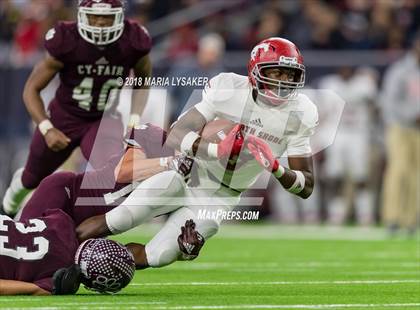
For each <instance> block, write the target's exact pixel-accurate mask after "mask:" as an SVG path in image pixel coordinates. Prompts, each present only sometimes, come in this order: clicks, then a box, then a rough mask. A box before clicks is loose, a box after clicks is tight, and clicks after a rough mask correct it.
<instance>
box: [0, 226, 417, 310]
mask: <svg viewBox="0 0 420 310" xmlns="http://www.w3.org/2000/svg"><path fill="white" fill-rule="evenodd" d="M155 230H156V227H154V226H153V227H146V228H145V229H143V231H142V230H137V231H131V232H129V233H127V234H125V235H123V236H122V237H119V238H117V239H118V240H120V241H123V242H128V241H135V240H137V241H139V242H142V241H143V242H144V241H146V240H147V239H148V236H150V234H152V233H153V231H155ZM144 231H146V233H145V232H144ZM0 307H2V308H10V309H16V308H26V307H29V308H32V309H41V308H42V309H63V308H77V309H93V308H100V309H117V308H120V309H390V310H391V309H395V310H397V309H420V244H419V239H418V238H417V239H416V240H415V239H411V240H407V239H404V238H398V239H391V240H390V239H388V238H387V237H386V235H385V234H384V232H383V231H382V230H380V229H360V228H316V227H281V226H265V225H264V226H263V225H234V226H229V225H227V226H225V227H222V230H221V232H220V234H219V235H218V236H217V237H215V238H214V239H211V240H210V241H208V242H207V244H206V246H205V248H204V249H203V251H202V253H201V255H200V257H199V258H198V259H197V260H196V261H194V262H178V263H175V264H173V265H172V266H170V267H166V268H162V269H154V270H153V269H149V270H144V271H138V272H137V273H136V276H135V278H134V280H133V282H132V283H131V284H130V285H129V287H128V288H126V289H125V290H123V291H122V292H120V293H119V294H117V295H114V296H102V295H97V294H94V293H91V292H89V291H86V290H85V289H80V290H79V296H71V297H37V298H33V297H0Z"/></svg>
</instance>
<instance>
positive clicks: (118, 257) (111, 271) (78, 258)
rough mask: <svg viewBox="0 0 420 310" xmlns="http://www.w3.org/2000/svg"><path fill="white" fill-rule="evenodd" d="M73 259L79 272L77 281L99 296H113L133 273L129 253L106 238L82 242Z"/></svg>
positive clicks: (126, 283)
mask: <svg viewBox="0 0 420 310" xmlns="http://www.w3.org/2000/svg"><path fill="white" fill-rule="evenodd" d="M74 260H75V263H76V264H77V265H79V267H80V269H81V271H82V278H81V282H82V283H83V284H84V285H85V287H86V288H87V289H90V290H93V291H97V292H99V293H108V294H114V293H117V292H118V291H120V290H121V289H122V288H124V287H126V286H127V285H128V283H130V281H131V280H132V279H133V276H134V272H135V271H136V264H135V263H134V257H133V255H132V254H131V252H130V251H129V250H128V249H127V248H126V247H125V246H123V245H122V244H120V243H118V242H116V241H112V240H108V239H89V240H86V241H85V242H83V243H82V244H81V245H80V246H79V248H78V250H77V252H76V255H75V257H74Z"/></svg>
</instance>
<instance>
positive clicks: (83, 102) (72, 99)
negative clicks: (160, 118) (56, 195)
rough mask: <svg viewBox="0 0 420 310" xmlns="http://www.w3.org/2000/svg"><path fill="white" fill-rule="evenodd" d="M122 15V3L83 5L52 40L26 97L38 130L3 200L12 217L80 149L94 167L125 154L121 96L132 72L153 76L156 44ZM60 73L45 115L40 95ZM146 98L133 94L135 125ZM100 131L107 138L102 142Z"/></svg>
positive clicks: (84, 1) (90, 0)
mask: <svg viewBox="0 0 420 310" xmlns="http://www.w3.org/2000/svg"><path fill="white" fill-rule="evenodd" d="M123 10H124V7H123V1H122V0H81V1H79V7H78V19H77V22H59V23H58V24H57V25H56V26H55V27H54V28H52V29H50V30H49V31H48V33H47V34H46V37H45V49H46V52H47V53H46V56H45V57H44V59H42V60H41V61H40V62H39V63H38V64H37V65H36V66H35V67H34V69H33V71H32V73H31V75H30V76H29V78H28V80H27V82H26V85H25V88H24V91H23V99H24V102H25V105H26V108H27V110H28V112H29V114H30V115H31V117H32V119H33V121H34V122H35V123H36V124H37V128H36V130H35V133H34V136H33V138H32V143H31V147H30V153H29V157H28V160H27V162H26V165H25V167H24V168H21V169H19V170H17V171H16V172H15V174H14V176H13V180H12V182H11V184H10V186H9V188H8V190H7V192H6V194H5V197H4V199H3V208H4V210H5V211H6V213H7V214H10V215H13V214H14V213H15V212H16V210H17V208H18V206H19V204H20V203H21V202H22V200H23V198H24V197H25V196H26V195H27V193H28V192H29V191H30V190H32V189H34V188H36V187H37V186H38V185H39V183H40V182H41V181H42V180H43V179H44V178H45V177H46V176H48V175H49V174H51V173H52V172H54V171H55V170H56V169H57V168H58V167H59V166H60V165H61V164H62V163H63V162H64V161H65V160H66V159H67V158H68V157H69V156H70V154H71V153H72V152H73V150H74V149H75V148H76V147H78V146H80V148H81V151H82V154H83V155H84V157H85V158H86V159H88V160H89V162H90V164H91V165H92V166H93V167H94V168H99V167H102V166H103V165H104V164H105V162H106V161H107V160H108V159H109V158H110V155H113V154H115V153H117V152H118V151H119V150H120V149H121V148H122V142H121V141H122V136H123V128H122V122H121V118H120V115H119V114H118V112H116V106H115V104H114V103H115V102H116V101H118V100H117V97H118V96H116V91H115V90H118V89H120V88H121V87H122V84H123V83H121V81H124V80H125V77H127V76H129V74H130V71H131V70H134V74H135V76H137V77H142V78H143V79H144V78H145V77H147V76H150V75H151V63H150V59H149V56H148V54H149V51H150V48H151V38H150V36H149V34H148V32H147V30H146V29H145V28H144V27H143V26H141V25H139V24H138V23H136V22H133V21H129V20H127V19H125V18H124V11H123ZM56 74H59V77H60V85H59V87H58V89H57V91H56V95H55V97H54V99H53V100H52V101H51V102H50V104H49V106H48V111H46V110H45V108H44V103H43V102H42V99H41V96H40V92H41V90H42V89H44V88H45V87H46V86H47V85H48V83H49V82H50V81H51V80H52V79H53V78H54V76H55V75H56ZM138 88H147V87H145V86H138ZM146 93H147V91H146V90H144V91H134V92H133V98H132V106H131V118H130V123H131V124H134V123H136V122H138V120H139V115H140V114H141V112H142V110H143V108H144V105H145V102H146V100H147V95H145V94H146ZM104 112H106V113H104ZM105 114H106V116H105ZM99 126H100V127H101V138H100V139H99V138H98V139H96V140H97V141H95V138H96V136H97V133H98V130H99ZM103 129H105V130H104V132H103ZM98 136H99V135H98ZM94 144H95V147H94V148H93V145H94ZM98 150H99V151H98ZM91 153H92V154H91Z"/></svg>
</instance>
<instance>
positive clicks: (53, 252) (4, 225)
mask: <svg viewBox="0 0 420 310" xmlns="http://www.w3.org/2000/svg"><path fill="white" fill-rule="evenodd" d="M78 246H79V243H78V241H77V237H76V233H75V227H74V223H73V220H72V219H71V218H70V217H69V216H68V215H67V214H66V213H64V212H63V211H62V210H58V209H53V210H47V211H46V212H45V213H44V214H43V216H42V217H39V218H36V219H29V220H25V221H23V222H15V221H13V220H12V219H11V218H9V217H7V216H4V215H0V279H6V280H17V281H24V282H31V283H34V284H36V285H38V286H39V287H41V288H42V289H44V290H47V291H51V290H52V280H51V277H52V276H53V274H54V272H55V271H57V270H58V269H60V268H63V267H68V266H70V265H71V264H73V263H74V254H75V253H76V250H77V248H78Z"/></svg>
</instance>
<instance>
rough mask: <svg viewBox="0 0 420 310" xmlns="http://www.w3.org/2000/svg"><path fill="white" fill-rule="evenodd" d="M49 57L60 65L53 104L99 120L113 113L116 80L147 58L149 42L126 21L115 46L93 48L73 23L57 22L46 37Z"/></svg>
mask: <svg viewBox="0 0 420 310" xmlns="http://www.w3.org/2000/svg"><path fill="white" fill-rule="evenodd" d="M45 48H46V49H47V51H48V53H49V54H50V55H51V56H53V57H54V58H56V59H57V60H59V61H61V62H62V63H63V64H64V67H63V68H62V69H61V70H60V73H59V75H60V86H59V87H58V89H57V92H56V95H55V100H56V101H58V103H59V104H60V105H61V106H62V107H63V108H64V109H65V110H66V111H68V112H69V113H71V114H73V115H76V116H79V117H81V118H87V119H98V118H100V117H101V116H102V114H103V111H104V110H107V111H109V110H111V111H112V109H115V104H113V103H115V101H116V100H115V99H116V96H115V94H116V93H115V92H112V90H113V89H120V88H121V86H122V85H120V84H119V83H118V80H117V79H118V78H122V79H123V80H125V77H128V76H129V74H130V69H132V68H133V67H134V66H135V64H136V63H137V62H138V60H139V59H140V58H141V57H143V56H145V55H147V54H148V53H149V51H150V48H151V39H150V36H149V34H148V33H147V30H146V29H145V28H144V27H143V26H140V25H139V24H138V23H136V22H133V21H129V20H125V22H124V32H123V34H122V35H121V37H120V38H119V39H118V40H117V41H116V42H114V43H112V44H109V45H105V46H96V45H93V44H91V43H88V42H87V41H85V40H84V39H83V38H82V37H81V36H80V35H79V32H78V29H77V24H76V22H59V23H58V24H57V25H56V26H55V28H53V29H51V30H50V31H48V33H47V35H46V37H45Z"/></svg>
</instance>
